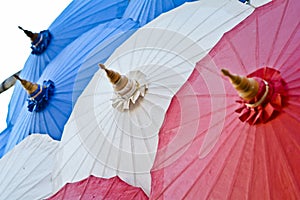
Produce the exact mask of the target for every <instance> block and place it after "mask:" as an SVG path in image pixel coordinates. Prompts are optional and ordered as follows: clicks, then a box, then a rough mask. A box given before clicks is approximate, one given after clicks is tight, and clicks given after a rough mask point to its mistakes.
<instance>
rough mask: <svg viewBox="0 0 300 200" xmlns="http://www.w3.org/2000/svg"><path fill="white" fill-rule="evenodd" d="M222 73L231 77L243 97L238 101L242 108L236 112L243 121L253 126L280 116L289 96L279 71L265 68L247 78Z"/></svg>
mask: <svg viewBox="0 0 300 200" xmlns="http://www.w3.org/2000/svg"><path fill="white" fill-rule="evenodd" d="M222 73H223V74H224V75H225V76H228V77H229V79H230V81H231V83H232V85H233V86H234V88H235V89H236V90H237V92H238V93H239V95H240V97H241V100H238V101H237V102H238V103H240V104H241V107H239V108H238V109H237V110H236V112H237V113H239V114H240V116H239V119H240V120H241V121H243V122H248V123H249V124H251V125H253V124H258V123H261V122H262V123H266V122H267V121H269V120H271V119H273V118H274V117H275V116H277V115H278V114H279V112H280V111H281V108H282V107H283V105H284V99H286V98H285V97H286V96H287V94H286V88H285V87H286V86H285V85H286V84H285V82H284V80H283V79H282V77H281V76H280V72H279V71H277V70H275V69H272V68H268V67H264V68H261V69H259V70H257V71H255V72H253V73H251V74H250V75H248V76H247V77H241V76H238V75H232V74H230V73H229V72H228V71H227V70H222Z"/></svg>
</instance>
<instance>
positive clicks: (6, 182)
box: [0, 134, 58, 200]
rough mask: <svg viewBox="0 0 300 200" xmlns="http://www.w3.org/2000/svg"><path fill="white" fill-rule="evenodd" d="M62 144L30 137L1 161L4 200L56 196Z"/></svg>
mask: <svg viewBox="0 0 300 200" xmlns="http://www.w3.org/2000/svg"><path fill="white" fill-rule="evenodd" d="M57 146H58V142H57V141H54V140H52V139H51V138H50V137H49V136H48V135H40V134H35V135H31V136H30V137H27V138H26V139H25V140H23V141H22V142H21V143H20V144H19V145H18V146H17V147H16V148H14V149H13V150H12V151H11V152H9V153H7V154H6V155H5V156H3V158H2V159H1V160H0V181H1V185H0V191H1V193H0V199H11V200H13V199H16V200H17V199H24V200H25V199H28V200H32V199H42V198H43V197H46V196H49V195H50V194H51V192H52V185H51V184H49V183H50V180H51V173H52V168H53V166H54V159H55V153H56V149H57Z"/></svg>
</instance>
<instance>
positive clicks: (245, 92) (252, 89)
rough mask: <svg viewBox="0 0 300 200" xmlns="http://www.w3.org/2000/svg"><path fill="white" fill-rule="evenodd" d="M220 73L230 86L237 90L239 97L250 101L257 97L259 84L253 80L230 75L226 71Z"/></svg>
mask: <svg viewBox="0 0 300 200" xmlns="http://www.w3.org/2000/svg"><path fill="white" fill-rule="evenodd" d="M221 72H222V73H223V75H224V76H227V77H228V78H229V80H230V82H231V84H232V85H233V87H234V88H235V89H236V90H237V92H238V94H239V96H240V97H242V98H243V99H244V100H247V101H248V100H251V99H253V98H254V97H255V96H256V95H257V93H258V89H259V84H258V82H257V81H256V80H254V79H253V78H247V77H243V76H239V75H235V74H231V73H230V72H229V71H228V70H226V69H222V70H221Z"/></svg>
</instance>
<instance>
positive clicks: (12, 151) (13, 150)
mask: <svg viewBox="0 0 300 200" xmlns="http://www.w3.org/2000/svg"><path fill="white" fill-rule="evenodd" d="M20 145H22V144H20ZM39 146H41V143H40V144H39V145H38V146H37V147H35V148H38V147H39ZM15 151H16V150H15V149H12V150H11V153H10V154H12V153H14V152H15ZM33 152H34V151H33ZM14 158H15V159H14V160H17V159H18V157H17V156H15V157H14ZM29 159H30V157H27V159H26V161H28V160H29ZM10 160H11V159H10ZM11 161H12V160H11ZM8 172H10V171H7V173H8ZM19 172H20V171H19ZM6 176H7V174H6V175H5V177H6ZM11 181H12V180H10V181H9V182H8V185H10V183H11Z"/></svg>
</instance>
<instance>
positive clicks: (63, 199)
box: [47, 176, 148, 200]
mask: <svg viewBox="0 0 300 200" xmlns="http://www.w3.org/2000/svg"><path fill="white" fill-rule="evenodd" d="M47 199H48V200H68V199H69V200H74V199H87V200H88V199H124V200H129V199H130V200H143V199H144V200H146V199H148V197H147V196H146V194H145V193H144V192H143V191H142V190H141V189H140V188H137V187H133V186H131V185H128V184H127V183H125V182H123V181H122V180H121V179H120V178H118V177H113V178H110V179H104V178H97V177H95V176H89V177H88V178H86V179H84V180H81V181H79V182H76V183H68V184H66V185H65V186H64V187H63V188H61V189H60V190H59V191H58V192H57V193H56V194H54V195H53V196H51V197H49V198H47Z"/></svg>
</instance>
